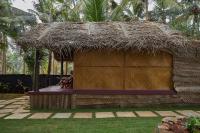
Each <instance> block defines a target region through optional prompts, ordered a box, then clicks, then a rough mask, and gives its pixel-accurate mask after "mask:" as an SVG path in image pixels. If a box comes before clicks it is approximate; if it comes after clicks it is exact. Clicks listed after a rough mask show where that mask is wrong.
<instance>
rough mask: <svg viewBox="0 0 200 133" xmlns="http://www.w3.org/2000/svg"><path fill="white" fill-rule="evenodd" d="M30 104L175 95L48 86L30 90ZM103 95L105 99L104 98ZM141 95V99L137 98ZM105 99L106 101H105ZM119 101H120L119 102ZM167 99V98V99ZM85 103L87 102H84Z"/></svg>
mask: <svg viewBox="0 0 200 133" xmlns="http://www.w3.org/2000/svg"><path fill="white" fill-rule="evenodd" d="M28 95H30V105H31V108H33V109H68V108H76V105H79V104H84V105H95V104H96V103H102V104H103V105H104V104H105V105H106V104H108V103H107V101H109V104H111V105H110V106H112V103H114V102H116V101H117V103H123V104H125V103H127V100H128V101H134V102H140V101H142V99H145V98H146V97H147V98H146V100H148V97H149V98H150V99H154V98H153V97H154V96H156V98H155V99H154V100H152V102H154V101H159V100H158V99H162V98H163V99H165V100H163V101H166V98H168V97H172V98H169V99H173V97H174V96H175V97H176V92H175V91H174V90H83V89H82V90H77V89H61V88H60V87H59V86H49V87H46V88H42V89H40V90H39V92H34V91H30V92H28ZM105 96H106V97H107V99H105ZM137 97H141V99H138V100H136V99H137ZM105 100H106V102H105ZM119 101H120V102H119ZM167 101H168V100H167ZM86 103H87V104H86Z"/></svg>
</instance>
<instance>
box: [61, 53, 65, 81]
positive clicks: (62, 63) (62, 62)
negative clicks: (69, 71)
mask: <svg viewBox="0 0 200 133" xmlns="http://www.w3.org/2000/svg"><path fill="white" fill-rule="evenodd" d="M63 66H64V61H63V56H62V54H60V69H61V70H60V76H61V77H62V76H63V73H64V71H63Z"/></svg>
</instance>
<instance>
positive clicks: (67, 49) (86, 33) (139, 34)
mask: <svg viewBox="0 0 200 133" xmlns="http://www.w3.org/2000/svg"><path fill="white" fill-rule="evenodd" d="M190 43H191V42H190V41H188V40H187V39H186V38H185V37H184V36H182V35H181V33H179V32H177V31H174V30H171V29H170V28H169V27H168V26H167V25H164V24H160V23H154V22H138V21H137V22H98V23H94V22H93V23H71V22H65V23H64V22H62V23H61V22H60V23H50V24H44V23H42V24H38V25H37V26H36V27H34V28H32V29H31V30H30V31H28V32H26V33H25V34H24V35H23V36H22V37H21V38H20V39H19V40H18V44H19V45H21V46H25V47H36V48H41V47H43V48H47V49H50V50H52V51H54V52H56V53H58V51H63V52H62V53H65V54H66V55H67V56H70V55H71V53H73V52H74V51H77V50H90V49H99V50H101V49H114V50H115V49H116V50H133V49H134V50H139V51H141V50H147V51H149V52H155V51H158V50H164V51H168V52H170V53H172V54H178V53H179V52H180V51H183V50H184V53H185V51H187V48H188V47H189V48H190V47H193V46H192V45H190ZM195 49H196V48H195Z"/></svg>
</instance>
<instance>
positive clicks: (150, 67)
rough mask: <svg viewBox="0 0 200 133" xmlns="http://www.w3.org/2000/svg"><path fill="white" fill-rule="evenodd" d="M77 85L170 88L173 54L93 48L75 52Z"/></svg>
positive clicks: (114, 88)
mask: <svg viewBox="0 0 200 133" xmlns="http://www.w3.org/2000/svg"><path fill="white" fill-rule="evenodd" d="M74 88H75V89H96V90H98V89H108V90H110V89H113V90H122V89H126V90H136V89H141V90H145V89H148V90H149V89H152V90H169V89H171V88H172V57H171V55H169V54H166V53H158V54H156V55H149V54H144V53H143V54H141V53H132V52H126V53H123V52H116V51H103V52H98V51H90V52H84V53H81V52H79V53H77V54H75V56H74Z"/></svg>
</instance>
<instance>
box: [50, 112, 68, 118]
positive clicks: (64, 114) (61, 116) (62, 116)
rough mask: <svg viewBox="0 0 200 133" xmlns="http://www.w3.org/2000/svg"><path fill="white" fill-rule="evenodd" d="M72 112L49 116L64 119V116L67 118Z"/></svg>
mask: <svg viewBox="0 0 200 133" xmlns="http://www.w3.org/2000/svg"><path fill="white" fill-rule="evenodd" d="M71 114H72V113H56V114H54V115H53V116H52V117H51V118H60V119H62V118H63V119H64V118H69V117H70V116H71Z"/></svg>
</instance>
